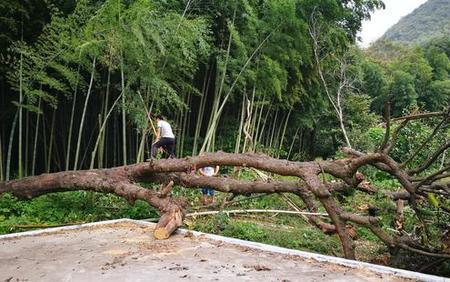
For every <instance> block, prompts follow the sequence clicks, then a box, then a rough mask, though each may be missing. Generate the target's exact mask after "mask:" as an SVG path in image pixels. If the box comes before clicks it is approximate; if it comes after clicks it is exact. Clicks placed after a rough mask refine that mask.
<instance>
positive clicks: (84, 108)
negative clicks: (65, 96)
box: [73, 58, 95, 170]
mask: <svg viewBox="0 0 450 282" xmlns="http://www.w3.org/2000/svg"><path fill="white" fill-rule="evenodd" d="M94 74H95V58H94V59H93V60H92V71H91V80H90V82H89V88H88V92H87V95H86V100H85V101H84V107H83V113H82V115H81V121H80V128H79V130H78V141H77V150H76V152H75V162H74V164H73V170H77V166H78V158H79V155H80V146H81V137H82V136H83V125H84V119H85V117H86V109H87V105H88V102H89V97H90V96H91V91H92V85H93V83H94Z"/></svg>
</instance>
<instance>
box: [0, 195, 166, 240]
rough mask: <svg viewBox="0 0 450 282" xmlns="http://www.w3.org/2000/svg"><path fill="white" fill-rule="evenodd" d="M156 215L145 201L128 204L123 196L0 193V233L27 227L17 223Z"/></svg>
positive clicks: (70, 222)
mask: <svg viewBox="0 0 450 282" xmlns="http://www.w3.org/2000/svg"><path fill="white" fill-rule="evenodd" d="M155 216H157V212H156V210H155V209H154V208H152V207H150V206H149V205H148V203H145V202H142V201H137V202H136V204H135V205H134V206H130V205H129V204H128V203H127V202H126V201H125V200H124V199H122V198H120V197H117V196H114V195H108V194H96V193H91V192H66V193H58V194H49V195H45V196H41V197H38V198H36V199H33V200H31V201H27V202H24V201H21V200H18V199H17V198H15V197H13V196H11V195H9V194H3V195H2V196H0V219H1V220H0V233H12V232H19V231H23V230H27V229H23V228H20V227H17V225H33V224H44V225H46V224H49V225H52V224H57V225H58V224H76V223H80V222H90V221H99V220H108V219H115V218H122V217H127V218H135V219H143V218H149V217H155Z"/></svg>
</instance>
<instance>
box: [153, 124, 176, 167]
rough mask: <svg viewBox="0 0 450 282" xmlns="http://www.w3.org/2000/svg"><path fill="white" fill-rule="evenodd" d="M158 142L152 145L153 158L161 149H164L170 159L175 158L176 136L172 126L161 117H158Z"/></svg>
mask: <svg viewBox="0 0 450 282" xmlns="http://www.w3.org/2000/svg"><path fill="white" fill-rule="evenodd" d="M156 122H157V130H156V142H155V143H153V145H152V152H151V157H152V158H155V157H156V154H157V153H158V149H159V148H161V147H162V148H163V149H164V150H165V151H166V152H167V154H169V158H171V159H172V158H175V135H174V134H173V132H172V127H171V126H170V124H169V123H168V122H167V121H165V120H164V118H163V117H162V116H161V115H158V116H156Z"/></svg>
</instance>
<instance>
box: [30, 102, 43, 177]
mask: <svg viewBox="0 0 450 282" xmlns="http://www.w3.org/2000/svg"><path fill="white" fill-rule="evenodd" d="M38 108H39V109H40V108H41V98H39V102H38ZM39 121H40V114H39V113H36V129H35V132H34V144H33V159H32V161H31V162H32V164H31V175H34V173H35V171H36V153H37V141H38V136H39Z"/></svg>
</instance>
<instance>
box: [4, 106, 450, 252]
mask: <svg viewBox="0 0 450 282" xmlns="http://www.w3.org/2000/svg"><path fill="white" fill-rule="evenodd" d="M441 116H442V118H443V120H442V122H441V123H439V124H438V125H437V126H436V130H435V131H434V132H433V134H435V132H437V131H438V130H439V129H440V128H441V127H442V126H444V125H446V124H448V121H449V112H448V111H447V112H445V113H443V114H442V115H441ZM417 118H418V117H417V116H414V115H413V116H409V117H405V118H404V119H401V121H402V123H401V124H400V125H399V126H397V127H396V129H395V130H391V125H390V121H389V118H387V124H386V134H385V138H384V141H383V144H382V145H381V146H380V148H379V149H378V150H377V151H376V152H371V153H362V152H358V151H356V150H354V149H350V148H343V149H342V152H343V153H345V154H346V156H347V157H346V158H344V159H339V160H324V161H310V162H292V161H287V160H280V159H275V158H271V157H268V156H266V155H261V154H250V153H249V154H229V153H224V152H218V153H207V154H204V155H202V156H196V157H187V158H183V159H165V160H151V161H149V162H144V163H138V164H133V165H128V166H121V167H115V168H109V169H92V170H85V171H66V172H58V173H51V174H42V175H39V176H33V177H27V178H23V179H18V180H13V181H8V182H2V183H0V194H2V193H11V194H13V195H14V196H16V197H19V198H22V199H32V198H34V197H38V196H40V195H44V194H47V193H55V192H64V191H75V190H85V191H95V192H101V193H112V194H116V195H118V196H120V197H123V198H125V199H126V200H128V201H129V202H130V203H134V202H135V201H136V200H143V201H146V202H148V203H149V204H150V205H152V206H153V207H155V208H157V209H158V210H159V211H160V213H161V217H160V220H159V222H158V224H157V227H156V229H155V232H154V235H155V237H156V238H158V239H165V238H168V237H169V236H170V235H171V234H172V233H173V232H174V231H175V230H176V229H177V228H178V227H180V226H181V225H182V221H183V218H184V216H185V214H186V204H185V203H184V202H183V201H182V200H180V199H175V198H173V197H172V196H171V189H172V187H173V185H174V184H176V185H180V186H183V187H188V188H198V187H204V186H210V187H213V188H214V189H215V190H218V191H221V192H225V193H232V194H234V195H238V194H244V195H248V194H251V193H268V194H269V193H292V194H295V195H297V196H298V197H299V198H300V199H301V200H302V201H303V202H304V203H305V205H306V207H307V208H308V210H309V211H310V212H311V213H310V214H306V215H305V216H307V218H308V220H309V221H310V222H311V223H312V224H314V225H316V226H317V227H319V228H320V229H321V230H322V231H324V232H326V233H337V235H338V236H339V238H340V241H341V243H342V247H343V251H344V254H345V257H346V258H349V259H355V250H354V245H353V240H352V238H351V236H350V234H349V230H348V224H356V225H359V226H363V227H366V228H368V229H369V230H371V231H372V232H373V233H374V234H375V235H376V236H377V237H378V238H379V239H380V240H381V241H383V242H384V243H385V244H386V245H387V246H389V248H391V249H392V250H396V249H399V248H403V249H407V250H409V251H413V252H416V253H420V254H423V255H428V256H434V257H441V258H450V254H449V253H447V251H448V250H445V249H443V248H441V249H436V248H433V247H431V246H427V245H424V244H418V243H417V240H415V239H414V238H412V237H411V236H408V235H405V234H404V233H402V232H400V231H401V230H399V228H397V230H398V232H388V231H386V230H384V229H382V228H381V227H380V225H379V219H378V218H377V217H376V216H373V215H370V214H369V215H360V214H357V213H353V212H349V211H346V210H344V209H343V208H342V206H341V205H340V203H339V201H337V199H336V197H335V194H336V193H342V192H346V191H351V190H353V189H359V190H362V191H365V192H367V193H373V192H374V191H376V190H375V189H376V188H375V187H372V186H371V185H370V184H369V183H367V182H366V181H365V179H364V176H363V175H362V174H361V173H360V172H358V170H359V169H360V168H362V167H364V166H368V165H370V166H373V167H376V168H377V169H379V170H381V171H384V172H386V173H388V174H390V175H391V176H392V177H393V178H395V179H397V180H398V181H399V183H401V185H402V187H403V190H402V191H398V192H396V193H391V194H387V195H386V196H387V197H390V198H391V199H392V200H394V201H397V202H398V201H405V200H406V201H407V203H409V205H410V206H411V208H412V209H413V210H414V212H415V213H416V216H417V218H418V219H419V220H422V219H421V218H422V217H421V210H420V208H419V206H420V205H421V204H422V203H424V201H423V199H426V197H427V196H428V194H429V193H430V192H433V193H436V194H439V195H441V196H444V197H446V198H449V195H450V183H447V184H444V183H441V182H438V180H440V179H442V178H444V177H447V176H448V174H449V171H450V165H449V164H446V165H445V166H444V167H443V168H442V169H441V170H439V171H437V172H434V173H432V174H430V175H427V176H423V175H422V176H420V177H418V176H417V175H418V174H419V173H422V172H423V171H426V170H427V169H428V168H429V167H430V166H431V165H432V164H433V163H434V162H435V161H436V160H437V159H438V158H439V156H440V155H442V154H443V152H444V151H446V150H447V149H448V148H449V147H450V142H447V143H445V144H442V146H441V147H439V148H438V149H437V150H436V152H434V153H433V154H431V157H430V158H429V159H428V160H426V161H425V162H424V163H423V164H421V165H419V166H418V167H417V168H415V169H409V170H407V169H406V168H405V167H406V165H405V164H401V163H397V162H396V161H395V160H394V159H393V158H391V157H390V151H391V150H392V148H393V147H394V145H395V142H396V139H397V136H398V134H399V132H400V131H401V130H402V129H403V128H404V127H405V126H406V124H407V123H408V121H409V120H415V119H417ZM419 118H420V117H419ZM391 131H392V132H391ZM432 137H433V136H431V138H432ZM424 147H425V146H421V148H420V150H423V149H424ZM214 165H221V166H239V167H251V168H255V169H258V170H262V171H266V172H269V173H273V174H278V175H282V176H294V177H297V179H298V180H297V181H273V180H267V181H243V180H235V179H232V178H226V177H205V176H197V175H193V174H190V173H188V172H190V171H192V170H193V169H195V168H200V167H204V166H214ZM326 175H331V176H332V177H333V178H334V181H333V182H329V181H327V180H326V177H325V176H326ZM140 182H149V183H159V184H161V188H160V189H159V190H153V189H147V188H144V187H142V186H140V185H139V183H140ZM398 203H401V204H399V205H398V207H399V209H401V208H403V204H404V202H398ZM320 205H321V206H322V207H323V208H324V209H325V210H326V212H327V214H328V216H329V219H330V220H329V221H324V218H322V217H320V216H317V215H316V213H317V212H318V210H319V207H320ZM442 209H443V211H444V212H447V213H448V212H449V211H448V210H446V208H445V207H444V206H442ZM398 214H399V215H400V217H401V214H402V211H401V210H398ZM396 222H397V221H396ZM398 222H401V218H399V219H398ZM422 224H424V226H425V225H426V224H427V223H426V222H423V221H422Z"/></svg>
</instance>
